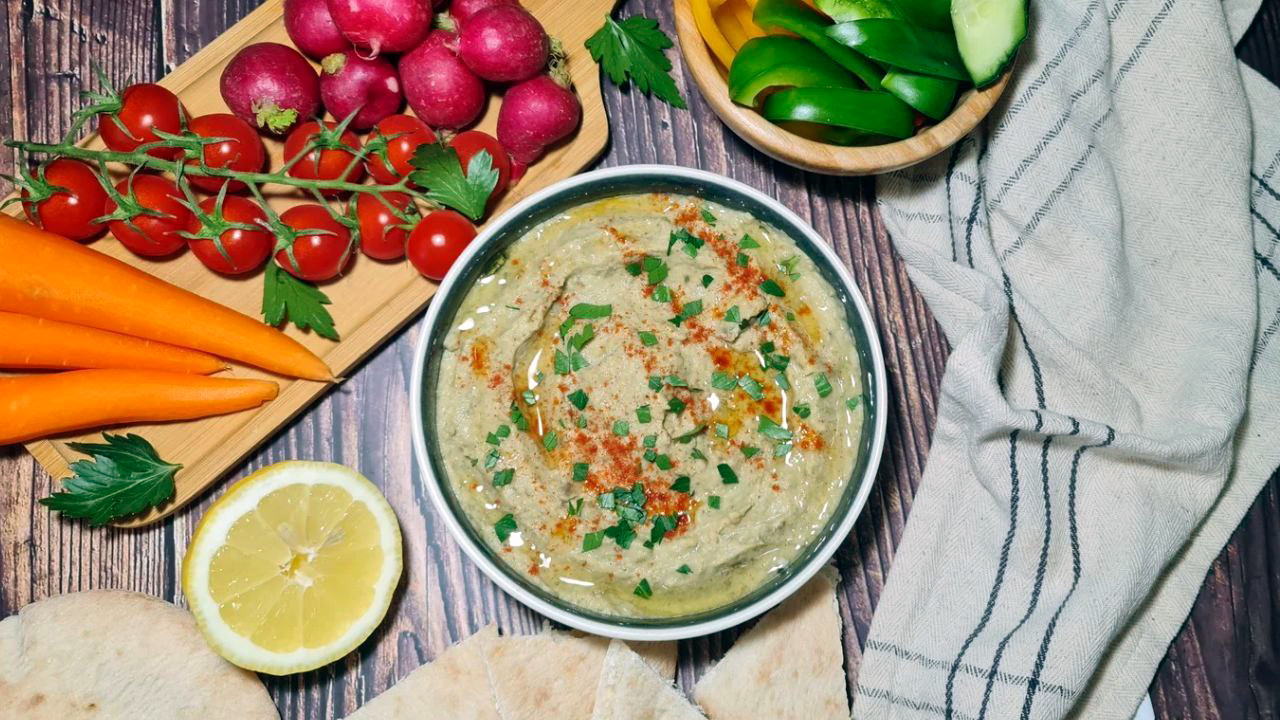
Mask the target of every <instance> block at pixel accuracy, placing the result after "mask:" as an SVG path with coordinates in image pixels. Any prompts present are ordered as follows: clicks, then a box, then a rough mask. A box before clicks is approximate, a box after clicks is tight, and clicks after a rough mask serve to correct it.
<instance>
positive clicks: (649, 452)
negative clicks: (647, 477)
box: [644, 448, 658, 462]
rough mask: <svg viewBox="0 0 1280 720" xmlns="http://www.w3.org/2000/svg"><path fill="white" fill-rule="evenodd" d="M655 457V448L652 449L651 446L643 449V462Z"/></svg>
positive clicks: (656, 456) (656, 452)
mask: <svg viewBox="0 0 1280 720" xmlns="http://www.w3.org/2000/svg"><path fill="white" fill-rule="evenodd" d="M657 459H658V451H657V450H654V449H653V448H649V449H648V450H645V451H644V461H645V462H653V461H654V460H657Z"/></svg>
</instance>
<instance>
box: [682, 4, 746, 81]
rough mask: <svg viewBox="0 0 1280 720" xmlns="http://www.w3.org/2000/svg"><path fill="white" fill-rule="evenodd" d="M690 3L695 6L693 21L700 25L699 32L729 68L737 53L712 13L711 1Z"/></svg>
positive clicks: (721, 62)
mask: <svg viewBox="0 0 1280 720" xmlns="http://www.w3.org/2000/svg"><path fill="white" fill-rule="evenodd" d="M690 5H691V6H692V8H693V22H694V24H695V25H697V26H698V33H699V34H701V35H702V39H703V41H705V42H706V43H707V47H708V48H710V49H711V53H712V54H713V55H715V56H716V58H717V59H718V60H720V64H721V65H724V66H725V67H726V68H728V67H729V66H730V65H732V64H733V56H734V55H735V54H736V53H735V52H734V49H733V46H731V45H730V44H729V41H728V40H726V39H725V37H724V34H723V33H721V32H720V28H719V27H718V26H717V25H716V21H715V18H714V17H712V15H711V5H710V3H709V2H708V0H691V2H690Z"/></svg>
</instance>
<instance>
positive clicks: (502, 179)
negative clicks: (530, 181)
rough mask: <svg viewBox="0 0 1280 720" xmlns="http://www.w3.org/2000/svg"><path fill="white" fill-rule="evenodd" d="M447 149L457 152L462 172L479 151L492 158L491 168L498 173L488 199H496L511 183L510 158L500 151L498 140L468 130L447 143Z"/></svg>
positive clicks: (488, 135) (504, 151)
mask: <svg viewBox="0 0 1280 720" xmlns="http://www.w3.org/2000/svg"><path fill="white" fill-rule="evenodd" d="M449 147H451V148H453V149H454V150H456V151H458V160H459V161H461V162H462V169H463V170H464V171H465V170H466V169H467V165H469V164H470V163H471V157H472V156H473V155H475V154H476V153H478V152H480V151H481V150H488V151H489V156H490V157H492V158H493V167H494V169H495V170H497V171H498V184H497V185H494V186H493V194H492V195H490V196H489V197H491V198H496V197H498V196H500V195H502V193H503V191H504V190H506V189H507V185H508V184H509V183H510V182H511V157H510V156H509V155H507V151H506V150H503V149H502V145H501V144H499V143H498V138H496V137H494V136H492V135H490V134H488V133H484V132H480V131H479V130H468V131H466V132H460V133H458V134H457V135H455V136H454V137H453V139H452V140H450V141H449Z"/></svg>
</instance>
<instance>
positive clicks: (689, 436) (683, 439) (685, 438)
mask: <svg viewBox="0 0 1280 720" xmlns="http://www.w3.org/2000/svg"><path fill="white" fill-rule="evenodd" d="M706 431H707V426H706V423H703V424H701V425H698V426H697V427H695V428H694V429H692V430H690V431H689V432H687V433H684V434H683V435H677V436H675V437H673V438H671V442H673V443H679V444H681V445H688V444H689V443H690V442H693V439H694V438H696V437H698V436H699V435H701V434H702V433H704V432H706Z"/></svg>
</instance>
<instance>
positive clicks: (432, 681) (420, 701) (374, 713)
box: [348, 625, 499, 720]
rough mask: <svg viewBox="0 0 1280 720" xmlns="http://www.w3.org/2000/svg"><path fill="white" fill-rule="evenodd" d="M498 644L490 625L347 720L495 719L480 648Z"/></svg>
mask: <svg viewBox="0 0 1280 720" xmlns="http://www.w3.org/2000/svg"><path fill="white" fill-rule="evenodd" d="M497 639H498V629H497V626H495V625H489V626H487V627H484V628H482V629H481V630H480V632H477V633H476V634H475V635H472V636H471V637H469V638H467V639H466V640H463V641H462V642H460V643H458V644H457V645H454V646H453V647H451V648H449V649H448V650H446V651H445V652H444V653H442V654H441V655H440V657H438V658H436V659H435V660H433V661H431V662H429V663H427V664H426V665H423V666H422V667H420V668H418V669H417V670H414V671H413V672H411V673H409V674H408V675H406V676H405V677H403V678H401V679H400V682H398V683H396V684H395V685H393V686H392V687H391V689H389V690H387V691H386V692H384V693H382V694H381V695H379V696H377V697H375V698H374V699H372V700H370V701H369V702H368V703H365V705H364V706H363V707H361V708H360V709H359V710H356V711H355V713H353V714H352V715H351V716H350V717H349V718H348V720H402V719H404V720H407V719H409V718H412V719H413V720H457V719H458V718H467V720H499V718H498V711H497V709H496V708H495V707H494V704H493V693H492V692H491V691H490V690H489V677H488V675H486V674H485V670H484V659H483V655H484V647H485V646H486V645H487V644H489V643H492V642H495V641H497Z"/></svg>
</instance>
